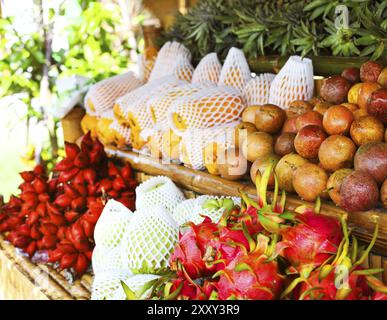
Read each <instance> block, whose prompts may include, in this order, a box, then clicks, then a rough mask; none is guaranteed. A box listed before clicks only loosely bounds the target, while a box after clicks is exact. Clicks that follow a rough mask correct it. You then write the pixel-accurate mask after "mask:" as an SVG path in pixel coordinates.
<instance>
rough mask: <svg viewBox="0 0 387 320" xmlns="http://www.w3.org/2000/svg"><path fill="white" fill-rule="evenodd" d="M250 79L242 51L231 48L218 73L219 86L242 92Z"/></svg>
mask: <svg viewBox="0 0 387 320" xmlns="http://www.w3.org/2000/svg"><path fill="white" fill-rule="evenodd" d="M250 79H251V73H250V68H249V65H248V64H247V61H246V57H245V55H244V53H243V51H242V50H239V49H237V48H231V49H230V51H229V52H228V54H227V57H226V60H225V61H224V64H223V67H222V71H221V73H220V77H219V85H222V86H228V87H233V88H235V89H237V90H238V91H239V92H243V88H244V87H245V86H246V84H247V82H248V81H249V80H250Z"/></svg>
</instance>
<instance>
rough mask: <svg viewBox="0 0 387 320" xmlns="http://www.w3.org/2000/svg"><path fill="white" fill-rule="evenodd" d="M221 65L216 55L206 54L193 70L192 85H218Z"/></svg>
mask: <svg viewBox="0 0 387 320" xmlns="http://www.w3.org/2000/svg"><path fill="white" fill-rule="evenodd" d="M221 70H222V65H221V63H220V62H219V59H218V56H217V54H216V53H209V54H207V55H206V56H205V57H204V58H203V59H202V60H200V62H199V64H198V65H197V67H196V68H195V71H194V73H193V75H192V83H213V84H218V82H219V76H220V72H221Z"/></svg>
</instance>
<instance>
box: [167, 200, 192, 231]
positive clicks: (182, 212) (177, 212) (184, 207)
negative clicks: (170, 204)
mask: <svg viewBox="0 0 387 320" xmlns="http://www.w3.org/2000/svg"><path fill="white" fill-rule="evenodd" d="M196 207H197V203H196V199H187V200H184V201H183V202H181V203H179V204H178V205H177V206H176V207H175V209H174V210H173V212H172V216H173V218H174V219H175V220H176V222H177V224H178V225H179V226H181V225H182V224H184V223H186V222H188V221H190V220H191V219H192V218H191V215H192V212H193V211H194V210H195V208H196Z"/></svg>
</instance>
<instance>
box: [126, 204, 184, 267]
mask: <svg viewBox="0 0 387 320" xmlns="http://www.w3.org/2000/svg"><path fill="white" fill-rule="evenodd" d="M178 233H179V228H178V225H177V223H176V221H175V220H174V219H173V218H172V216H171V215H170V214H169V212H168V211H167V210H166V209H165V208H164V207H163V206H156V207H153V208H146V209H142V210H137V211H136V212H135V214H134V215H133V217H132V219H131V222H130V225H129V227H128V229H127V232H126V235H125V238H124V242H123V243H122V260H123V262H124V264H125V265H127V266H128V267H129V269H131V270H132V272H133V273H153V274H157V273H162V272H163V271H165V270H166V269H167V267H168V260H169V257H170V255H171V252H172V250H173V248H174V246H175V244H176V243H177V241H178Z"/></svg>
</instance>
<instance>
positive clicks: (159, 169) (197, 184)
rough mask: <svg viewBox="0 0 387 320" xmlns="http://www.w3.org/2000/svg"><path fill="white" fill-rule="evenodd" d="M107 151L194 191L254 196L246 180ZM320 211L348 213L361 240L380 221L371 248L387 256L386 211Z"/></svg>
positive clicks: (294, 202) (293, 202)
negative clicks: (234, 179) (232, 179)
mask: <svg viewBox="0 0 387 320" xmlns="http://www.w3.org/2000/svg"><path fill="white" fill-rule="evenodd" d="M106 152H107V153H108V154H109V155H110V156H112V157H117V158H118V159H121V160H123V161H127V162H129V163H130V164H131V166H132V167H133V169H134V170H137V171H141V172H145V173H147V174H150V175H165V176H168V177H170V178H171V179H172V180H173V181H175V183H176V184H177V185H179V186H180V187H183V188H186V189H189V190H192V191H195V192H197V193H201V194H211V195H225V196H237V195H238V190H243V191H244V192H246V193H247V194H248V195H250V196H251V197H255V196H256V190H255V187H254V186H253V184H252V183H251V182H249V181H228V180H226V179H222V178H220V177H217V176H213V175H211V174H209V173H207V172H204V171H197V170H193V169H190V168H186V167H184V166H182V165H177V164H163V163H162V162H161V161H160V160H159V159H154V158H150V157H147V156H144V155H140V154H138V153H135V152H132V151H122V150H118V149H117V148H114V147H107V148H106ZM272 196H273V194H272V192H268V198H269V199H271V198H272ZM303 204H310V203H307V202H305V201H302V200H301V199H299V198H298V197H296V196H294V195H288V197H287V202H286V208H287V209H288V210H294V209H295V208H296V207H298V206H300V205H303ZM321 213H322V214H324V215H329V216H335V217H339V216H341V215H348V225H349V226H350V227H351V228H352V229H353V233H354V234H355V235H356V237H358V238H359V240H362V241H364V242H370V240H371V239H372V234H373V231H374V228H375V221H376V220H377V221H378V222H379V233H378V238H377V241H376V244H375V246H374V251H375V252H377V253H380V254H382V255H387V214H386V211H385V210H371V211H367V212H353V213H350V214H349V213H347V212H346V211H344V210H342V209H340V208H338V207H336V206H335V205H334V204H333V203H331V202H324V203H323V204H322V206H321Z"/></svg>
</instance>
